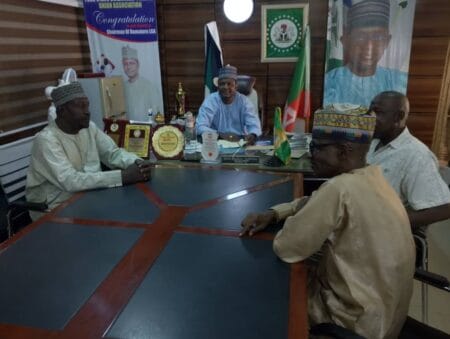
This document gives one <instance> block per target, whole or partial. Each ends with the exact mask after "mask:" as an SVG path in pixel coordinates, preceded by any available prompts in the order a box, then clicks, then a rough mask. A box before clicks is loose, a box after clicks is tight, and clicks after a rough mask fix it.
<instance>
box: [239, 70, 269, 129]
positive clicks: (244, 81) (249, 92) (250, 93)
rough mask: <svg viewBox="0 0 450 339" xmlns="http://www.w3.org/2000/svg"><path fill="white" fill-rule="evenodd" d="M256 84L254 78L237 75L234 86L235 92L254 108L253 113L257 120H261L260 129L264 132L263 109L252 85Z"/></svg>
mask: <svg viewBox="0 0 450 339" xmlns="http://www.w3.org/2000/svg"><path fill="white" fill-rule="evenodd" d="M255 82H256V78H254V77H252V76H249V75H242V74H240V75H238V77H237V81H236V85H237V91H238V92H239V93H241V94H244V95H245V96H246V97H247V98H248V99H249V100H250V101H251V103H252V104H253V106H254V107H255V112H256V113H257V114H258V116H259V119H260V120H261V129H263V130H264V128H265V124H266V121H265V120H266V119H265V116H264V109H263V108H262V107H261V105H260V100H259V98H258V92H257V91H256V89H254V87H253V86H254V85H255Z"/></svg>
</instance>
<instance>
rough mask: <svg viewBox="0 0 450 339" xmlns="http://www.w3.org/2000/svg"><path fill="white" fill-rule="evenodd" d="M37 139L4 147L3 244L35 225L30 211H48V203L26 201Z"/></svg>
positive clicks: (0, 165)
mask: <svg viewBox="0 0 450 339" xmlns="http://www.w3.org/2000/svg"><path fill="white" fill-rule="evenodd" d="M33 140H34V137H28V138H24V139H20V140H17V141H14V142H12V143H9V144H4V145H1V146H0V213H1V214H0V222H1V223H0V241H3V240H5V239H6V238H9V237H11V236H12V235H13V234H14V233H15V232H17V231H18V230H20V229H21V228H23V227H24V226H26V225H28V224H29V223H30V222H31V219H30V215H29V213H28V211H29V210H33V211H46V210H47V205H46V204H45V203H29V202H27V201H26V200H25V184H26V175H27V170H28V166H29V163H30V154H31V146H32V143H33Z"/></svg>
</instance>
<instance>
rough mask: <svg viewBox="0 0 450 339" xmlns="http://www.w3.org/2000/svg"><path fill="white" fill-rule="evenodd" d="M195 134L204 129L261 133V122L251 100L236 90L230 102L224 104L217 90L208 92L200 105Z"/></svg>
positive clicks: (220, 131)
mask: <svg viewBox="0 0 450 339" xmlns="http://www.w3.org/2000/svg"><path fill="white" fill-rule="evenodd" d="M196 128H197V134H198V135H201V134H202V133H203V132H206V131H217V132H218V133H233V134H237V135H248V134H251V133H254V134H256V135H257V136H260V135H261V122H260V121H259V118H258V116H257V114H256V112H255V108H254V107H253V104H252V103H251V101H250V100H249V99H248V98H247V97H246V96H245V95H242V94H240V93H239V92H236V94H235V96H234V100H233V102H232V103H231V104H225V103H224V102H223V101H222V99H221V98H220V95H219V93H218V92H215V93H212V94H210V95H209V96H208V97H206V99H205V100H204V101H203V103H202V105H201V106H200V109H199V112H198V117H197V127H196Z"/></svg>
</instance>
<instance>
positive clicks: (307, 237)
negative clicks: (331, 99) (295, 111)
mask: <svg viewBox="0 0 450 339" xmlns="http://www.w3.org/2000/svg"><path fill="white" fill-rule="evenodd" d="M366 112H367V109H361V108H357V109H344V110H341V109H337V108H335V107H334V106H329V107H326V108H324V109H323V110H320V111H316V112H315V113H314V124H313V129H312V142H311V144H310V152H311V156H312V166H313V170H314V172H315V174H316V175H317V176H321V177H329V178H331V179H330V180H328V181H327V182H326V183H324V184H323V185H322V186H320V188H319V189H318V190H317V191H315V192H314V193H313V194H312V196H311V197H309V199H308V198H301V199H296V200H294V201H292V202H288V203H284V204H280V205H277V206H274V207H272V209H271V210H268V211H266V212H263V213H258V214H254V213H252V214H249V215H248V216H247V217H246V218H245V219H244V220H243V221H242V226H243V227H244V228H243V231H242V233H241V235H244V234H246V233H247V232H248V233H249V235H250V236H251V235H253V234H254V233H256V232H259V231H261V230H263V229H264V228H265V227H267V226H268V225H269V224H271V223H274V222H277V221H284V225H283V229H281V230H280V231H279V232H278V233H277V235H276V236H275V239H274V243H273V248H274V251H275V253H276V254H277V256H278V257H279V258H280V259H282V260H283V261H285V262H288V263H295V262H299V261H303V260H305V259H306V258H308V257H309V256H311V255H312V254H314V253H315V252H317V251H319V250H322V251H323V256H322V257H321V259H320V261H319V262H318V265H317V269H316V270H311V272H310V274H309V278H310V279H309V283H308V315H309V321H310V325H311V326H314V325H317V324H321V323H333V324H335V325H338V326H341V327H344V328H346V329H349V330H351V331H354V332H356V333H357V334H359V335H361V336H363V337H364V338H370V339H394V338H397V337H398V334H399V332H400V330H401V328H402V326H403V323H404V321H405V319H406V316H407V314H408V307H409V302H410V299H411V295H412V289H413V276H414V258H415V246H414V241H413V238H412V234H411V229H410V225H409V220H408V215H407V213H406V210H405V208H404V207H403V205H402V202H401V201H400V199H399V197H398V196H397V193H396V192H395V191H394V189H393V188H392V187H391V186H390V185H389V183H388V182H387V180H386V179H385V178H384V176H383V172H382V170H381V168H380V167H378V166H373V165H372V166H367V165H366V161H365V156H366V153H367V150H368V149H369V145H370V142H371V139H372V136H373V133H374V129H375V124H376V117H375V114H373V113H369V114H366ZM256 283H257V282H256Z"/></svg>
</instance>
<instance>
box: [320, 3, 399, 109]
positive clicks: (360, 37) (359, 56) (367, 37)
mask: <svg viewBox="0 0 450 339" xmlns="http://www.w3.org/2000/svg"><path fill="white" fill-rule="evenodd" d="M389 18H390V2H389V0H362V1H359V2H356V1H354V3H353V5H352V6H351V7H350V9H349V10H348V15H347V20H346V24H345V27H344V32H343V35H342V37H341V42H342V46H343V53H344V61H343V62H344V66H342V67H337V68H334V69H332V70H331V71H329V72H327V73H326V74H325V88H324V99H323V105H324V106H326V105H330V104H334V103H343V102H345V103H351V104H356V105H363V106H365V107H369V105H370V102H371V100H372V98H373V97H375V95H377V94H378V93H380V92H382V91H387V90H395V91H398V92H401V93H406V84H407V80H408V75H407V74H406V73H405V72H401V71H399V70H396V69H391V68H386V67H381V66H378V62H379V61H380V59H381V58H382V56H383V55H384V52H385V50H386V49H387V47H388V45H389V42H390V41H391V34H390V33H389Z"/></svg>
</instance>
